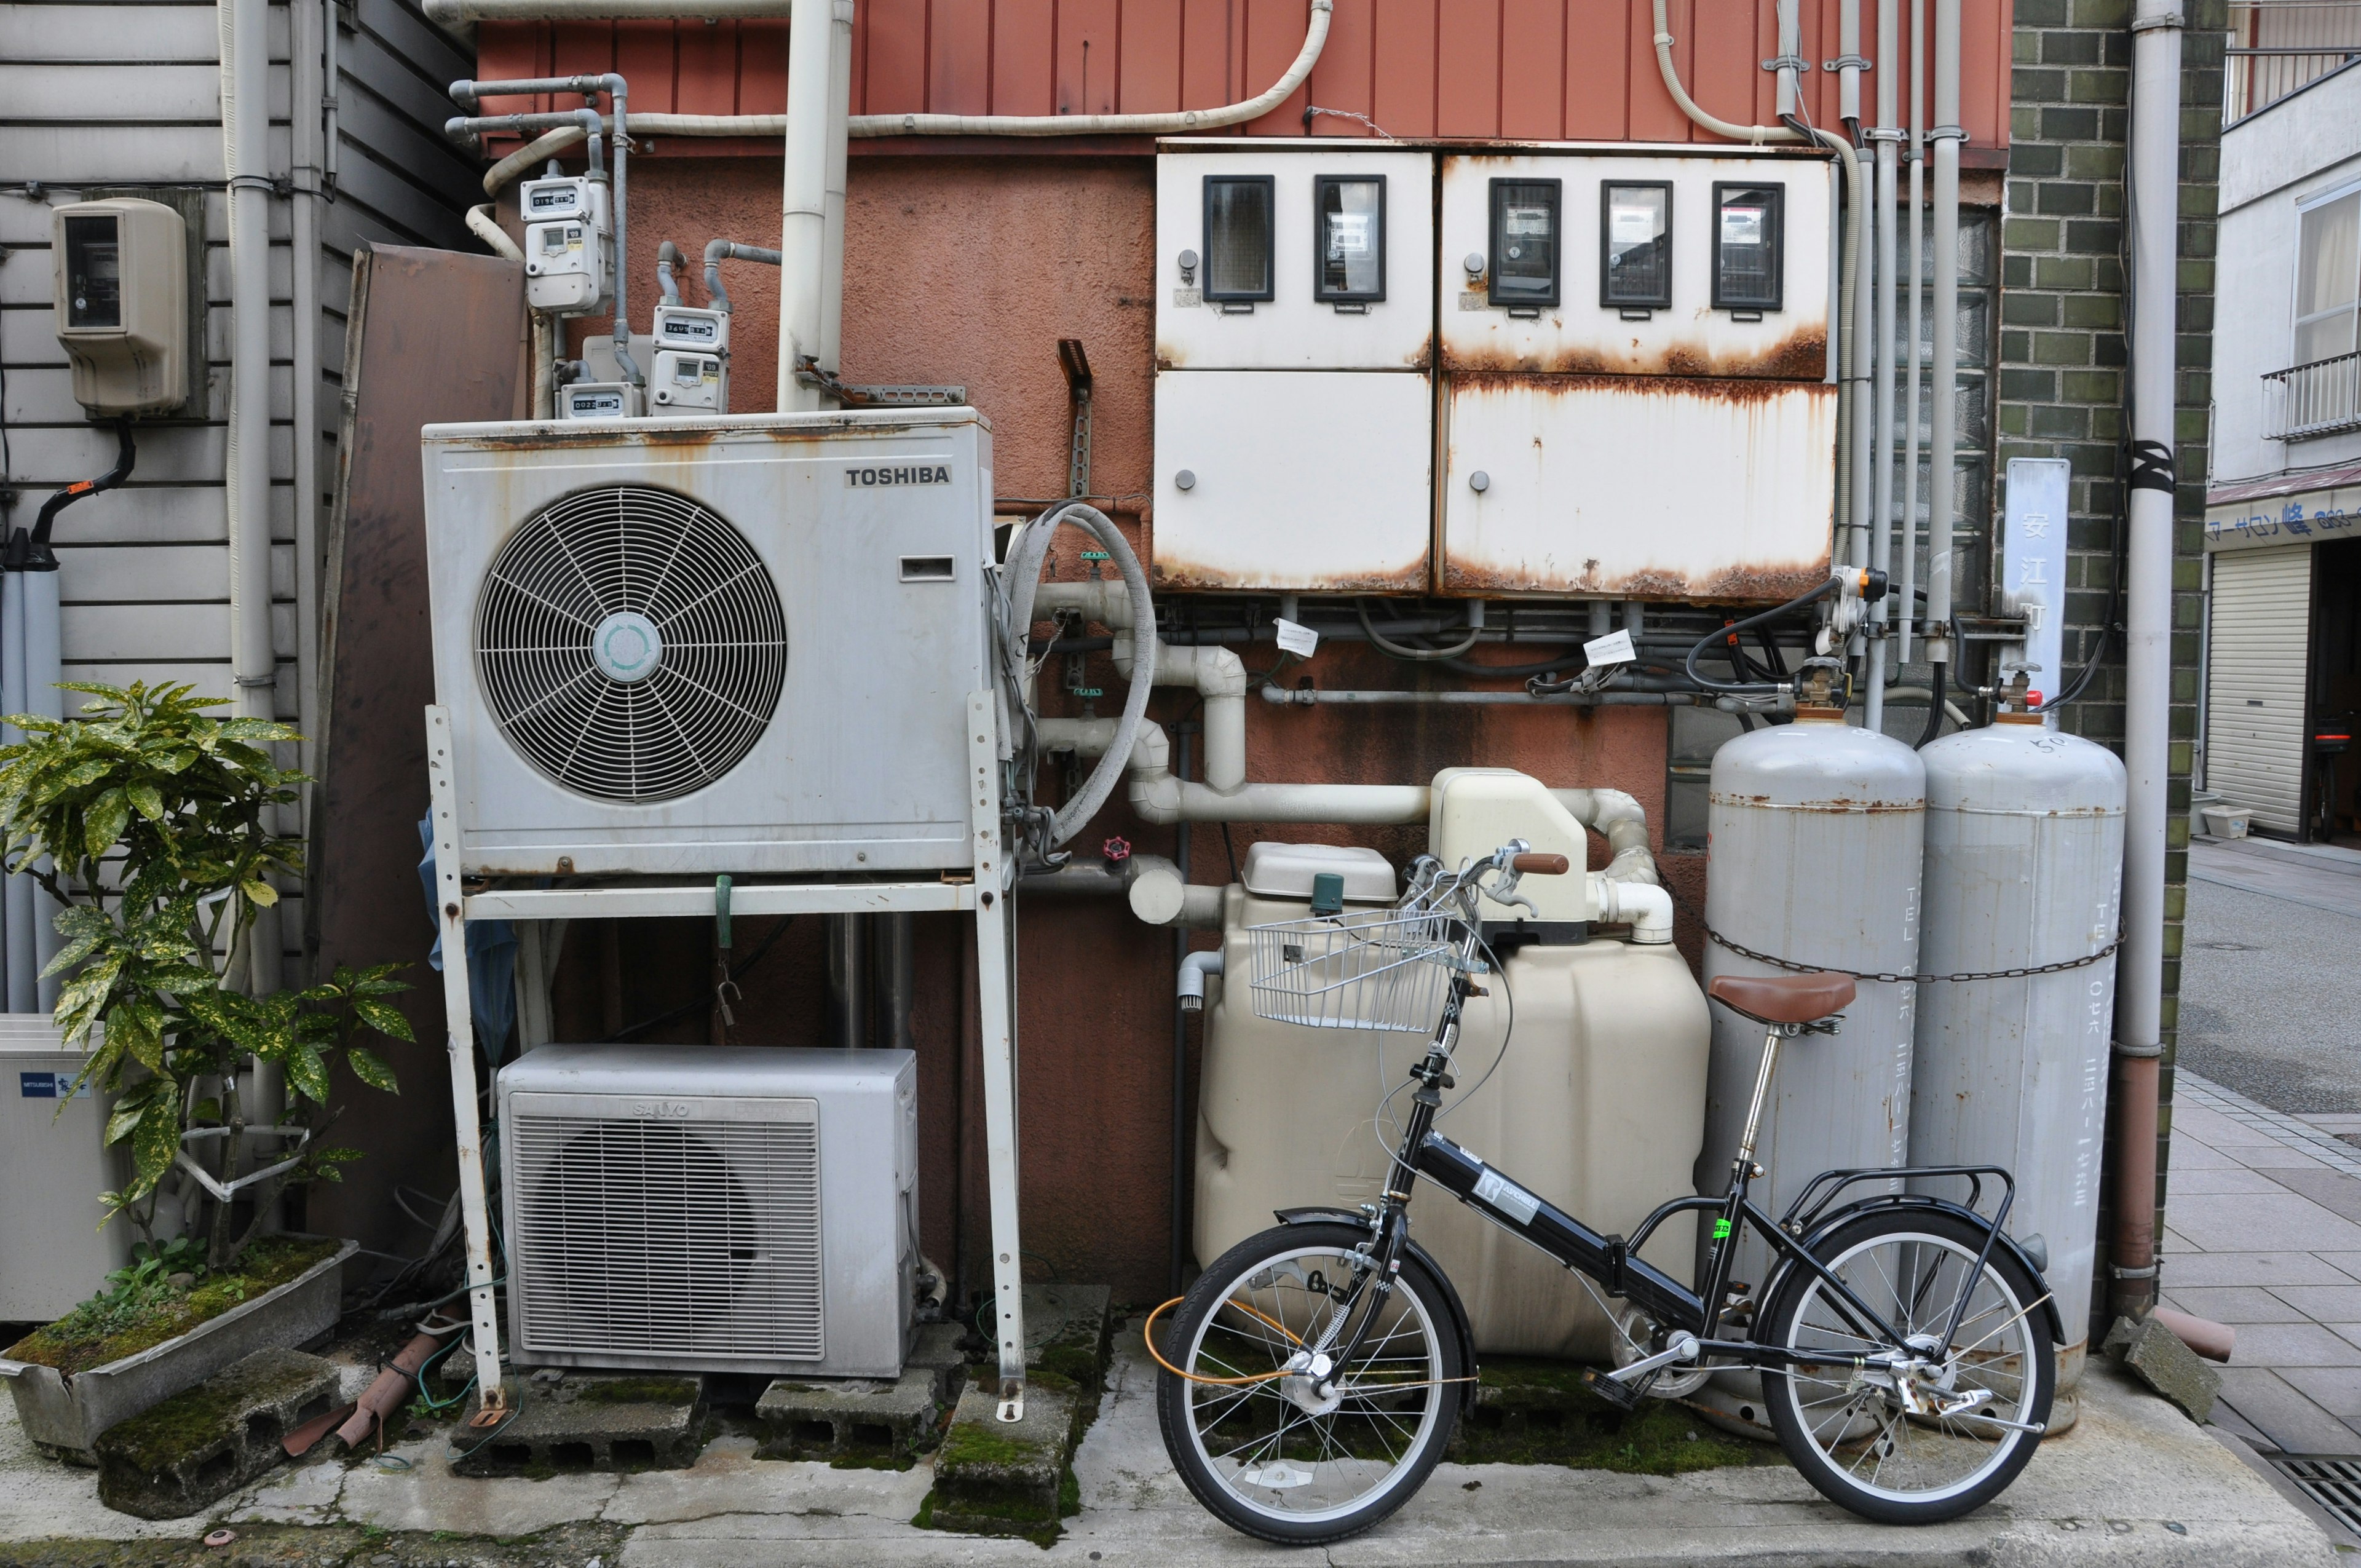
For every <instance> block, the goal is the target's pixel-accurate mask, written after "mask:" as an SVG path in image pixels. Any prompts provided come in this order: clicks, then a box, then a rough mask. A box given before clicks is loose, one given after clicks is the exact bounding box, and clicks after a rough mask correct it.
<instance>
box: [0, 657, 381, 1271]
mask: <svg viewBox="0 0 2361 1568" xmlns="http://www.w3.org/2000/svg"><path fill="white" fill-rule="evenodd" d="M65 689H67V690H69V691H76V692H81V693H82V694H84V695H85V696H90V697H92V698H93V699H94V700H93V701H91V702H90V703H88V704H86V705H85V706H84V707H83V711H82V714H81V715H80V716H78V717H76V718H70V719H54V718H41V717H39V716H38V715H31V714H18V715H16V716H14V717H12V718H9V719H8V720H7V722H8V723H9V724H12V725H14V726H16V727H17V728H18V729H22V730H23V731H24V732H25V739H24V740H23V741H22V742H21V743H19V744H17V745H14V746H8V747H5V748H0V855H5V866H6V869H7V870H8V871H10V872H23V873H25V874H27V875H29V876H32V877H33V878H35V879H36V880H37V881H38V882H39V883H41V885H42V886H44V887H45V888H47V889H48V890H49V893H50V894H51V895H52V896H54V897H55V898H56V899H57V900H58V901H59V902H60V904H62V905H65V906H66V907H65V908H64V910H63V911H62V912H61V913H60V915H59V916H57V922H56V924H57V930H58V933H59V935H60V936H61V937H62V938H64V939H65V945H64V947H63V948H61V949H60V951H59V953H58V955H57V958H56V959H55V960H54V961H53V962H52V963H51V964H50V965H49V971H48V972H49V973H51V974H62V975H65V976H67V977H68V978H67V979H66V980H65V982H64V984H63V985H62V986H61V987H60V991H59V994H58V1004H57V1012H56V1018H57V1022H58V1025H59V1026H60V1028H61V1029H62V1030H63V1031H64V1034H65V1036H66V1040H67V1043H68V1044H69V1046H80V1045H82V1044H84V1043H86V1042H88V1041H89V1040H91V1038H92V1031H93V1026H94V1025H100V1024H104V1031H103V1032H102V1033H100V1034H99V1035H98V1036H97V1043H96V1048H95V1049H93V1051H92V1052H91V1054H90V1057H89V1058H88V1061H87V1062H86V1064H85V1065H84V1067H83V1069H82V1081H95V1082H97V1083H98V1084H99V1085H100V1086H101V1087H103V1088H104V1089H105V1090H106V1091H108V1092H109V1093H111V1094H113V1095H114V1096H115V1108H114V1113H113V1114H112V1115H111V1117H110V1118H109V1120H108V1123H107V1140H108V1142H110V1143H123V1142H126V1141H127V1142H128V1143H129V1145H130V1147H131V1154H132V1168H133V1176H132V1179H131V1180H130V1181H129V1182H128V1183H127V1184H126V1186H125V1187H124V1189H123V1190H121V1191H120V1192H111V1193H107V1194H104V1201H105V1202H106V1203H107V1206H108V1209H109V1212H110V1214H112V1213H115V1212H121V1213H124V1214H126V1216H127V1217H128V1218H129V1219H130V1221H131V1223H133V1224H134V1225H135V1226H136V1227H137V1229H138V1230H139V1232H140V1233H141V1235H142V1236H143V1237H144V1238H147V1239H148V1240H149V1241H150V1242H151V1243H152V1241H153V1237H152V1235H151V1234H150V1224H149V1223H150V1220H151V1218H152V1215H153V1211H154V1195H155V1192H156V1187H157V1183H158V1182H159V1180H161V1179H162V1178H163V1176H164V1174H165V1173H166V1172H167V1171H168V1170H170V1168H171V1166H172V1162H173V1159H174V1157H176V1156H177V1155H178V1154H179V1153H180V1151H181V1146H182V1142H183V1135H185V1134H186V1133H187V1132H188V1131H189V1130H191V1129H192V1127H196V1126H203V1125H217V1126H224V1127H227V1128H230V1129H231V1130H232V1132H231V1135H230V1136H228V1137H226V1138H224V1139H222V1140H220V1143H221V1145H222V1146H224V1147H225V1151H226V1152H225V1170H224V1174H225V1176H235V1175H236V1166H237V1163H238V1160H239V1157H240V1154H239V1151H240V1148H241V1146H242V1144H243V1142H244V1139H243V1136H242V1135H243V1133H244V1131H245V1127H246V1123H245V1119H244V1115H243V1113H242V1111H241V1109H240V1107H239V1104H238V1098H237V1093H238V1091H237V1080H238V1069H239V1068H240V1066H241V1065H242V1064H243V1063H244V1061H245V1060H246V1059H247V1058H249V1057H251V1058H255V1059H257V1060H259V1061H263V1062H268V1063H271V1064H274V1065H276V1066H277V1067H279V1068H280V1069H282V1071H283V1072H284V1075H285V1080H286V1083H287V1086H288V1088H289V1089H290V1090H291V1091H292V1092H291V1096H290V1108H289V1111H288V1113H287V1120H288V1121H290V1122H298V1123H302V1124H307V1125H310V1124H315V1121H316V1118H317V1117H318V1114H319V1113H320V1112H322V1111H324V1109H325V1107H326V1105H327V1102H328V1097H329V1091H330V1071H331V1069H332V1068H333V1067H334V1065H335V1061H336V1059H337V1058H339V1057H340V1056H341V1057H342V1058H343V1059H344V1061H345V1063H346V1066H348V1067H349V1068H350V1069H352V1072H353V1075H354V1076H355V1077H357V1078H358V1079H359V1080H361V1081H362V1082H363V1083H365V1084H368V1086H369V1087H371V1088H373V1089H379V1090H383V1091H388V1092H393V1091H394V1089H395V1085H394V1078H393V1073H392V1070H391V1069H390V1068H388V1067H387V1066H386V1064H385V1062H384V1060H383V1059H382V1058H379V1057H378V1056H377V1055H376V1054H375V1053H373V1052H371V1051H369V1050H368V1049H367V1048H366V1047H361V1046H358V1045H356V1044H354V1043H353V1042H354V1037H355V1036H356V1035H357V1034H359V1033H360V1032H362V1031H364V1030H370V1031H375V1032H376V1033H379V1034H382V1035H386V1036H391V1037H393V1038H396V1039H402V1040H407V1039H410V1038H411V1037H412V1035H411V1029H410V1024H409V1021H408V1020H407V1019H406V1018H404V1017H403V1016H402V1014H401V1011H400V1010H399V1009H398V1008H396V1007H395V1006H394V1005H393V1003H392V1002H391V1001H390V998H391V997H392V996H393V995H394V994H395V993H397V992H403V991H407V990H408V989H410V988H409V987H408V986H407V985H406V984H404V983H403V982H402V981H399V980H396V979H394V978H393V976H394V973H395V972H396V971H397V970H399V969H400V968H401V966H400V965H396V964H385V965H379V966H378V967H376V968H373V969H368V970H359V971H357V972H356V971H354V970H348V969H345V968H342V967H339V968H338V969H337V970H336V971H335V974H334V975H333V976H332V977H331V978H330V979H329V981H327V983H325V984H324V985H314V986H310V987H307V988H305V989H302V990H300V991H280V992H276V993H274V994H271V995H269V996H260V997H257V996H249V995H246V994H243V993H242V992H240V991H238V990H236V989H235V985H236V981H237V979H238V971H239V970H242V969H243V968H244V966H243V965H242V964H241V963H239V962H237V961H236V957H237V956H238V955H242V954H243V953H244V951H245V948H246V944H247V936H248V934H249V932H250V930H251V927H252V925H253V921H254V917H255V914H256V912H257V911H258V910H259V909H262V908H266V907H268V906H269V905H273V904H275V903H277V902H278V898H279V894H278V893H277V891H276V890H275V889H274V888H273V886H272V885H271V882H270V878H271V877H272V875H273V874H274V873H275V874H282V875H288V876H297V875H300V874H302V846H301V845H300V844H299V843H298V842H297V841H296V840H295V839H290V838H286V837H283V836H281V835H280V834H278V833H277V832H276V831H274V829H273V817H275V816H276V815H277V813H278V811H279V809H280V807H284V806H291V805H293V804H294V803H295V800H296V798H297V794H296V792H297V791H298V789H300V788H301V786H302V784H305V783H307V782H308V781H307V780H306V779H305V778H304V776H303V775H302V774H301V773H295V772H292V771H291V770H287V769H283V768H280V766H279V765H278V764H277V762H274V761H273V760H272V757H271V753H270V750H269V748H270V747H272V746H273V745H275V744H279V743H280V742H285V741H291V740H295V739H296V736H295V732H294V731H293V730H292V729H290V728H288V727H287V726H286V725H283V724H278V723H274V722H272V721H270V720H268V719H260V718H218V717H215V716H214V715H213V714H211V713H209V712H207V711H206V710H207V709H209V708H213V707H220V706H222V705H221V703H220V700H219V699H218V698H209V697H199V696H194V695H193V692H192V688H191V687H189V686H186V685H157V686H149V685H146V684H144V683H138V682H135V683H134V684H132V685H129V686H127V687H126V686H110V685H97V684H94V683H92V684H85V683H81V682H69V683H67V684H66V686H65ZM205 1080H214V1081H218V1082H219V1084H220V1085H221V1089H222V1092H221V1094H220V1095H219V1096H218V1097H217V1098H216V1097H211V1096H208V1097H204V1098H202V1099H201V1098H200V1092H199V1091H200V1086H201V1084H202V1083H203V1081H205ZM350 1157H352V1152H351V1151H350V1150H345V1149H332V1148H327V1147H324V1146H321V1145H320V1144H318V1142H317V1141H316V1140H314V1141H313V1143H312V1144H311V1145H309V1146H306V1148H305V1149H304V1151H303V1154H302V1157H301V1158H300V1159H299V1161H298V1163H297V1164H296V1165H295V1167H294V1168H291V1169H290V1170H288V1171H287V1172H285V1173H283V1174H282V1175H281V1176H280V1178H279V1179H277V1181H276V1182H274V1183H273V1184H271V1185H270V1186H269V1187H268V1188H267V1189H265V1190H263V1191H261V1192H259V1193H258V1194H257V1197H258V1200H259V1201H258V1202H257V1203H256V1204H255V1206H254V1207H255V1212H256V1214H257V1215H258V1216H259V1215H261V1214H264V1213H266V1212H268V1211H269V1208H270V1199H271V1197H272V1196H274V1195H275V1194H276V1192H277V1191H278V1190H280V1188H281V1187H283V1186H285V1185H288V1184H291V1183H300V1182H303V1181H309V1180H315V1179H337V1171H336V1167H337V1165H338V1164H340V1163H341V1162H342V1161H344V1160H346V1159H348V1158H350ZM214 1208H215V1210H216V1212H215V1214H214V1220H213V1225H212V1227H211V1228H212V1247H211V1249H210V1250H211V1251H212V1253H213V1259H212V1262H213V1265H214V1266H216V1267H219V1266H223V1265H225V1264H226V1263H227V1262H228V1260H229V1257H230V1256H231V1255H234V1254H235V1253H236V1250H237V1248H238V1246H240V1245H243V1244H244V1241H245V1239H246V1238H245V1237H243V1236H241V1237H237V1238H235V1240H233V1238H231V1237H230V1236H229V1235H228V1234H227V1223H228V1215H227V1212H226V1209H227V1206H226V1205H224V1204H215V1205H214ZM257 1223H259V1220H258V1221H257Z"/></svg>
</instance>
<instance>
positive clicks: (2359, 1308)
mask: <svg viewBox="0 0 2361 1568" xmlns="http://www.w3.org/2000/svg"><path fill="white" fill-rule="evenodd" d="M2271 1294H2272V1295H2274V1296H2277V1297H2278V1298H2279V1299H2280V1300H2282V1301H2284V1302H2286V1303H2287V1304H2288V1305H2289V1306H2290V1307H2293V1308H2295V1309H2296V1310H2298V1311H2299V1312H2301V1313H2302V1314H2303V1315H2304V1316H2305V1317H2307V1318H2309V1319H2311V1320H2312V1321H2313V1322H2315V1323H2355V1322H2361V1285H2279V1286H2274V1287H2273V1288H2272V1289H2271ZM2220 1321H2223V1322H2227V1321H2229V1320H2228V1319H2227V1318H2224V1319H2222V1320H2220ZM2254 1321H2257V1322H2258V1323H2261V1322H2269V1321H2271V1320H2270V1319H2268V1318H2257V1319H2256V1320H2254Z"/></svg>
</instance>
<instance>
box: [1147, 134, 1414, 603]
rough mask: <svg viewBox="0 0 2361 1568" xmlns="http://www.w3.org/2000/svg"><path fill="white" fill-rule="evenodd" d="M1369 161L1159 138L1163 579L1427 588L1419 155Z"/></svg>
mask: <svg viewBox="0 0 2361 1568" xmlns="http://www.w3.org/2000/svg"><path fill="white" fill-rule="evenodd" d="M1367 149H1368V143H1367V142H1365V141H1307V140H1301V139H1298V138H1293V137H1290V138H1287V139H1285V140H1283V141H1276V142H1274V141H1242V140H1230V139H1224V140H1217V141H1185V140H1184V141H1174V142H1168V143H1165V144H1164V145H1163V148H1162V150H1161V151H1160V153H1159V157H1158V159H1157V202H1156V247H1157V255H1156V284H1157V296H1156V367H1157V368H1156V461H1155V487H1156V488H1155V502H1154V504H1155V513H1154V516H1155V564H1154V572H1155V580H1156V582H1157V584H1158V586H1159V587H1206V588H1211V587H1223V588H1261V589H1293V588H1336V587H1358V588H1372V589H1385V588H1394V589H1408V590H1412V591H1416V590H1420V589H1423V588H1424V587H1426V586H1427V584H1428V582H1429V577H1430V571H1431V563H1430V556H1431V548H1430V546H1431V541H1432V534H1433V483H1432V472H1433V449H1434V421H1433V382H1432V375H1433V358H1434V298H1435V295H1434V194H1433V193H1434V160H1433V155H1432V154H1429V153H1425V152H1373V151H1370V150H1367Z"/></svg>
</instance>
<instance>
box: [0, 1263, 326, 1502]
mask: <svg viewBox="0 0 2361 1568" xmlns="http://www.w3.org/2000/svg"><path fill="white" fill-rule="evenodd" d="M299 1239H302V1240H306V1241H309V1240H313V1239H314V1238H312V1237H308V1236H306V1237H302V1238H299ZM359 1245H360V1244H359V1243H357V1242H346V1243H344V1244H343V1245H341V1246H339V1247H338V1248H337V1249H336V1252H335V1255H334V1256H332V1257H325V1258H322V1259H321V1260H320V1261H319V1262H318V1263H315V1264H313V1266H311V1267H310V1268H308V1269H306V1270H304V1271H303V1272H302V1274H300V1275H298V1276H296V1277H294V1278H292V1279H291V1280H289V1281H288V1282H287V1283H286V1284H284V1285H280V1286H276V1287H274V1288H271V1289H269V1290H266V1291H264V1292H263V1293H262V1294H261V1295H259V1296H257V1297H256V1298H255V1299H253V1300H251V1301H241V1302H239V1303H238V1304H237V1305H236V1306H235V1307H232V1308H231V1309H230V1310H228V1311H226V1312H224V1313H223V1314H222V1315H221V1316H219V1317H217V1318H212V1319H208V1320H207V1321H204V1322H203V1323H200V1324H198V1325H197V1326H196V1327H195V1328H193V1329H191V1330H190V1331H189V1332H187V1333H184V1334H182V1335H181V1337H180V1338H178V1339H170V1340H166V1341H165V1342H164V1343H162V1344H159V1345H151V1346H149V1347H148V1349H146V1350H143V1351H141V1352H139V1354H137V1355H126V1356H125V1357H124V1358H123V1359H122V1360H120V1361H110V1362H108V1363H107V1364H106V1365H104V1366H93V1367H91V1368H89V1369H88V1370H86V1371H82V1372H77V1373H74V1374H73V1375H72V1376H67V1375H65V1374H63V1373H60V1371H58V1369H57V1368H55V1367H53V1366H41V1365H35V1364H34V1363H31V1362H25V1361H9V1360H6V1359H5V1358H0V1377H5V1378H6V1379H8V1391H9V1392H10V1393H11V1394H13V1395H15V1396H16V1419H17V1420H20V1421H22V1422H23V1423H24V1425H25V1435H26V1436H27V1437H29V1438H31V1439H32V1440H33V1442H35V1443H37V1444H38V1445H39V1446H40V1447H41V1448H42V1449H43V1450H44V1451H45V1452H47V1453H52V1454H55V1455H56V1456H57V1457H59V1458H60V1459H65V1460H69V1461H71V1462H73V1463H76V1464H96V1463H97V1456H96V1454H95V1453H93V1447H92V1445H93V1444H94V1443H95V1442H97V1441H98V1434H99V1433H101V1432H103V1431H105V1430H106V1429H107V1428H109V1427H111V1426H113V1425H115V1423H116V1422H117V1421H123V1420H129V1419H130V1418H132V1417H133V1416H136V1415H137V1414H139V1413H140V1412H141V1411H142V1410H145V1409H148V1408H149V1407H150V1406H153V1405H158V1404H161V1403H162V1402H163V1401H164V1400H166V1399H169V1398H171V1397H172V1396H173V1395H175V1394H177V1393H179V1392H181V1390H182V1389H183V1388H192V1387H195V1386H196V1385H197V1384H199V1383H202V1382H203V1381H204V1380H205V1379H206V1378H208V1377H210V1376H213V1375H214V1373H216V1372H219V1371H220V1370H221V1369H222V1368H224V1367H225V1366H227V1365H230V1364H231V1363H233V1362H236V1361H242V1360H244V1359H245V1358H246V1357H247V1356H249V1355H251V1354H254V1353H255V1352H256V1351H258V1350H269V1349H292V1348H293V1347H294V1346H296V1345H299V1344H302V1343H303V1342H304V1341H305V1340H308V1339H310V1338H312V1337H313V1335H315V1334H321V1333H325V1332H327V1331H328V1330H329V1329H331V1328H333V1327H335V1322H336V1309H337V1306H338V1303H339V1299H340V1298H341V1297H342V1294H343V1285H344V1280H343V1269H344V1264H345V1259H346V1258H348V1257H350V1256H352V1255H353V1254H354V1252H355V1251H357V1249H358V1247H359Z"/></svg>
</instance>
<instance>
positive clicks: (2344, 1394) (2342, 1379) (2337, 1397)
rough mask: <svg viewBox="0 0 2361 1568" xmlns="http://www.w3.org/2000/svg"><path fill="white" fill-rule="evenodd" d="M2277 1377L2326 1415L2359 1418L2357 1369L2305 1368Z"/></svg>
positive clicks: (2360, 1402)
mask: <svg viewBox="0 0 2361 1568" xmlns="http://www.w3.org/2000/svg"><path fill="white" fill-rule="evenodd" d="M2281 1376H2283V1377H2285V1378H2286V1379H2287V1381H2288V1382H2289V1384H2290V1386H2292V1387H2294V1388H2295V1390H2296V1391H2297V1392H2298V1393H2300V1394H2301V1395H2303V1396H2304V1398H2308V1399H2310V1400H2311V1401H2312V1403H2313V1404H2315V1405H2318V1406H2319V1407H2320V1408H2321V1409H2323V1410H2326V1411H2327V1412H2328V1413H2329V1414H2330V1415H2332V1416H2335V1417H2337V1418H2338V1419H2340V1420H2354V1419H2356V1418H2361V1367H2352V1366H2306V1367H2302V1368H2300V1369H2298V1370H2295V1371H2291V1372H2286V1373H2282V1374H2281Z"/></svg>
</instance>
